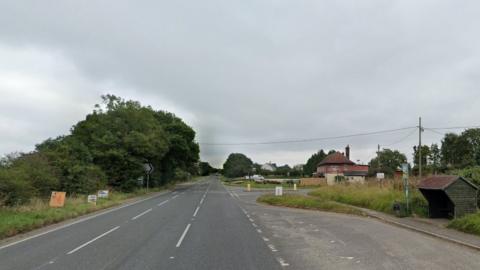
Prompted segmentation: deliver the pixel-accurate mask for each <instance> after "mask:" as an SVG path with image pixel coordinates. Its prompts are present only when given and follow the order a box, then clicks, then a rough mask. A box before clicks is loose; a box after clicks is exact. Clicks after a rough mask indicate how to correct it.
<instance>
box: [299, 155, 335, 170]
mask: <svg viewBox="0 0 480 270" xmlns="http://www.w3.org/2000/svg"><path fill="white" fill-rule="evenodd" d="M332 151H333V150H332ZM332 151H330V152H332ZM333 153H335V151H333ZM325 157H327V154H325V152H324V151H323V149H322V150H319V151H318V152H317V153H315V154H313V155H312V156H311V157H310V158H309V159H308V160H307V163H306V164H305V166H303V173H304V174H305V175H308V176H311V175H312V174H313V173H314V172H316V171H317V166H318V164H319V163H320V162H322V160H324V159H325Z"/></svg>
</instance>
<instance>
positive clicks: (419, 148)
mask: <svg viewBox="0 0 480 270" xmlns="http://www.w3.org/2000/svg"><path fill="white" fill-rule="evenodd" d="M422 132H423V128H422V117H420V118H419V119H418V178H419V179H422Z"/></svg>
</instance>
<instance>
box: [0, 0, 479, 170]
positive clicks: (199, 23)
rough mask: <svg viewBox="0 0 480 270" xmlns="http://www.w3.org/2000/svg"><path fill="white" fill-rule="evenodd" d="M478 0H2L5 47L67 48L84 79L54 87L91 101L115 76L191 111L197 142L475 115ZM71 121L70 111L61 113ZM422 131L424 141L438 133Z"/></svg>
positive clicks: (370, 147) (270, 153)
mask: <svg viewBox="0 0 480 270" xmlns="http://www.w3.org/2000/svg"><path fill="white" fill-rule="evenodd" d="M479 7H480V5H479V4H477V3H475V2H470V3H459V2H457V1H424V2H418V1H396V2H390V1H361V2H359V1H258V0H257V1H237V2H233V1H232V2H230V1H228V2H227V1H207V2H205V1H201V2H198V1H147V2H142V3H139V2H133V1H102V2H96V3H85V2H78V1H62V2H53V1H52V2H48V1H47V2H45V1H42V2H38V1H32V2H30V3H29V4H26V2H22V3H19V2H16V1H11V2H2V3H1V4H0V44H6V45H7V46H13V47H15V48H18V49H19V50H22V48H37V49H38V50H45V51H49V52H54V53H57V54H59V55H62V57H64V58H65V59H66V61H69V62H70V63H71V65H73V66H74V67H75V68H74V69H73V70H71V71H70V73H71V74H73V75H72V76H75V77H78V78H81V79H79V80H81V81H83V85H82V87H83V88H84V89H79V82H71V83H70V84H68V83H67V82H66V81H65V80H63V79H62V78H57V80H61V81H62V82H63V84H62V86H61V87H55V89H61V88H63V89H68V88H70V89H73V90H71V91H70V93H65V94H64V95H65V97H68V96H70V95H73V96H74V95H78V93H80V92H87V93H90V94H88V96H89V98H88V99H85V101H89V102H90V101H91V102H93V103H94V102H96V101H93V96H98V95H99V94H100V93H102V92H103V91H105V90H104V89H99V88H98V87H101V86H103V85H106V84H107V85H108V83H111V86H112V87H118V89H121V90H118V91H117V92H120V93H126V95H127V96H128V95H131V96H133V97H139V98H140V99H142V101H143V102H144V103H149V102H150V103H155V104H158V105H159V106H162V105H163V104H166V102H168V104H170V107H171V108H172V109H173V110H175V111H176V112H177V113H179V115H180V116H182V115H187V120H189V121H190V122H191V124H192V125H194V127H195V128H196V129H197V130H198V135H199V141H203V142H251V141H254V142H255V141H271V140H283V139H292V138H293V139H295V138H311V137H326V136H334V135H344V134H351V133H358V132H364V131H375V130H382V129H390V128H398V127H404V126H414V125H416V121H417V117H418V116H419V115H422V116H423V117H424V118H425V122H426V125H429V126H445V125H446V126H450V125H471V124H477V123H476V121H477V120H476V119H477V117H476V115H478V111H479V109H478V108H477V107H478V102H477V100H478V98H479V97H480V92H479V91H478V90H477V89H476V86H477V85H478V83H479V78H480V76H478V75H479V71H478V70H479V68H478V67H479V63H480V50H479V49H478V48H480V47H479V46H478V45H479V41H480V38H479V37H478V35H477V34H476V31H477V29H478V26H479V25H480V24H479V23H480V22H479V20H480V19H479V17H478V16H477V15H476V14H475V10H478V8H479ZM0 66H1V64H0ZM15 69H17V70H18V72H22V71H23V70H25V67H23V66H21V65H20V66H18V67H15ZM25 72H27V71H25ZM28 72H31V71H28ZM44 76H45V78H47V79H49V81H52V80H51V76H49V75H44ZM53 81H54V82H55V81H56V80H53ZM82 87H80V88H82ZM89 87H91V88H89ZM108 90H110V89H108ZM112 90H113V91H112V92H115V89H112ZM0 91H2V89H0ZM9 95H11V94H9ZM15 96H16V95H12V96H11V98H15ZM147 96H148V97H151V98H145V97H147ZM142 97H143V98H142ZM65 103H66V104H69V103H75V102H74V101H72V100H69V99H68V98H66V100H65ZM45 104H48V102H46V103H45ZM172 104H173V105H172ZM66 107H68V105H66ZM84 108H85V107H84V106H82V107H81V108H79V109H78V110H79V111H78V112H76V113H75V115H79V114H80V111H81V112H82V113H84V112H86V111H88V110H87V109H84ZM1 110H2V116H3V115H6V117H10V118H9V119H11V117H13V116H9V115H10V114H7V113H4V110H6V109H3V108H2V109H1ZM65 111H68V108H65ZM35 112H38V110H37V111H35ZM28 117H34V115H32V114H30V115H29V116H28ZM67 120H68V121H67ZM75 120H76V118H75V117H73V116H71V115H68V113H67V114H66V115H65V121H62V123H65V122H72V123H73V122H75ZM32 124H34V123H32ZM50 128H51V130H52V131H57V130H62V129H60V128H59V127H58V125H51V126H50ZM425 135H426V138H425V141H426V142H427V143H431V142H437V141H438V140H439V136H438V135H436V134H427V133H426V134H425ZM404 136H405V134H404V133H398V134H392V135H383V136H373V137H361V138H355V139H349V140H335V141H326V142H325V141H321V142H316V143H305V144H291V145H273V146H261V147H258V146H257V147H252V146H249V147H215V148H214V147H204V148H203V149H202V158H204V159H206V160H210V161H213V162H214V163H215V164H216V165H219V164H220V163H221V162H222V161H223V159H224V158H225V157H226V155H227V154H228V153H229V152H230V151H239V152H245V153H247V154H249V155H251V156H252V157H253V159H255V160H258V161H261V162H265V161H269V160H272V161H274V162H275V161H276V162H278V163H282V162H289V163H300V162H304V159H305V158H306V157H307V156H308V155H310V154H311V153H312V152H314V151H316V150H318V149H319V148H324V149H331V148H337V149H342V148H343V147H344V146H345V145H346V144H347V143H350V144H353V145H354V152H353V153H355V155H356V156H355V158H357V157H358V159H361V160H362V161H365V162H366V161H368V159H369V158H371V157H372V155H374V152H375V148H376V145H377V144H378V143H380V144H383V145H385V144H389V143H391V142H395V141H396V140H398V139H401V138H403V137H404ZM11 140H12V139H9V141H11ZM414 143H415V136H412V137H410V138H409V139H408V140H406V141H405V142H402V143H400V144H398V145H394V146H392V147H398V148H400V149H401V150H402V151H404V152H407V153H410V152H411V146H412V145H413V144H414ZM4 148H7V147H4ZM302 157H303V158H302Z"/></svg>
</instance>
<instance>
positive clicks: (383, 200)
mask: <svg viewBox="0 0 480 270" xmlns="http://www.w3.org/2000/svg"><path fill="white" fill-rule="evenodd" d="M410 194H411V196H410V209H411V212H412V213H413V214H415V215H418V216H422V217H424V216H427V214H428V204H427V202H426V200H425V199H424V198H423V197H422V195H421V194H420V193H419V192H418V191H416V190H412V191H411V193H410ZM309 195H311V196H315V197H317V198H321V199H323V200H331V201H337V202H340V203H345V204H350V205H354V206H358V207H363V208H368V209H372V210H375V211H380V212H384V213H388V214H394V211H393V204H394V203H395V202H398V203H400V205H402V207H405V195H404V193H403V192H402V191H399V190H396V189H394V188H393V187H392V186H384V187H379V186H377V185H375V186H372V185H334V186H324V187H321V188H318V189H316V190H314V191H312V192H310V193H309Z"/></svg>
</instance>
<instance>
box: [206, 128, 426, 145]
mask: <svg viewBox="0 0 480 270" xmlns="http://www.w3.org/2000/svg"><path fill="white" fill-rule="evenodd" d="M415 128H416V127H404V128H397V129H389V130H380V131H373V132H365V133H357V134H350V135H341V136H331V137H321V138H309V139H298V140H282V141H266V142H244V143H199V144H200V145H204V146H240V145H268V144H289V143H305V142H315V141H326V140H335V139H345V138H352V137H362V136H370V135H379V134H385V133H393V132H398V131H403V130H409V129H415Z"/></svg>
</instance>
